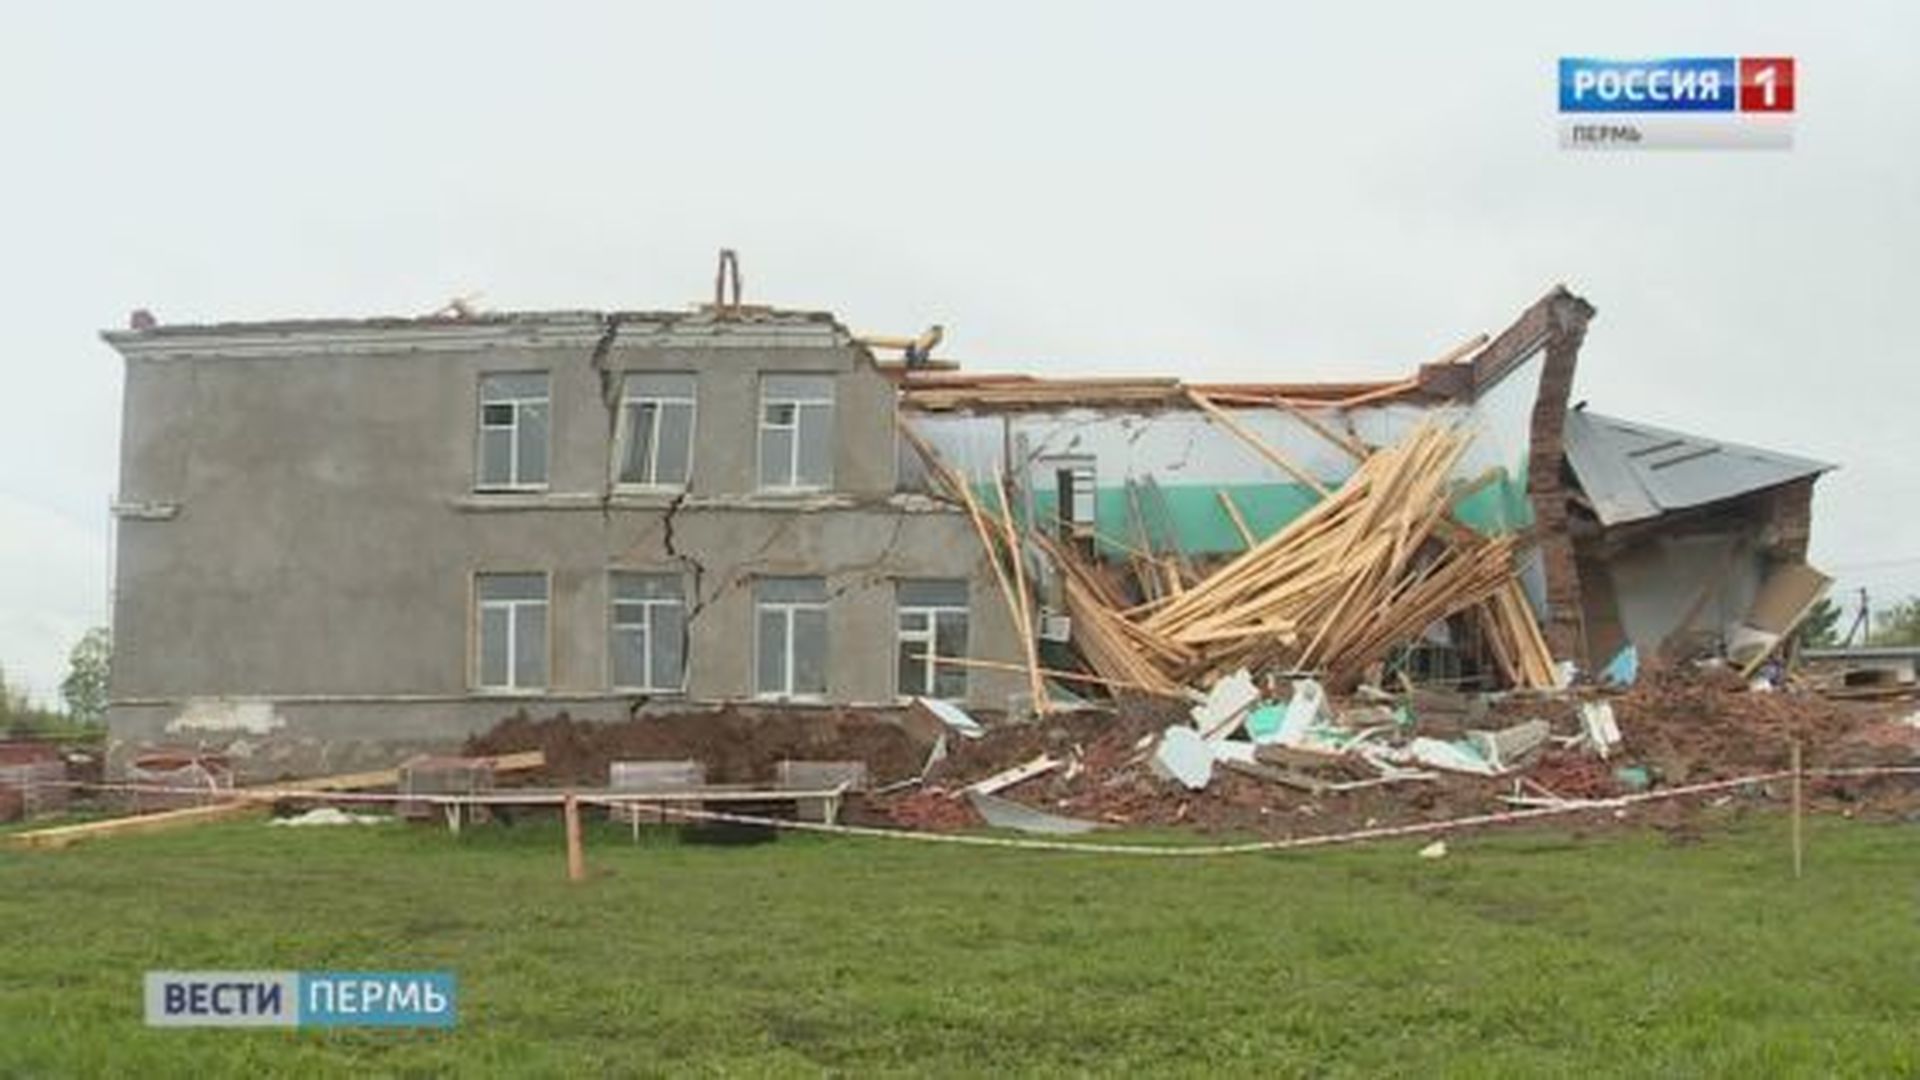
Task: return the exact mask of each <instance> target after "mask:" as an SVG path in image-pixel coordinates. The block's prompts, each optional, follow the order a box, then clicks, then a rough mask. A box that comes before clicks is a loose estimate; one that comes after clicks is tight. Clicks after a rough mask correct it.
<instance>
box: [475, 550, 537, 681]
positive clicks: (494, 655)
mask: <svg viewBox="0 0 1920 1080" xmlns="http://www.w3.org/2000/svg"><path fill="white" fill-rule="evenodd" d="M473 595H474V604H475V606H476V607H477V608H478V610H477V612H476V613H475V617H474V624H475V636H476V638H477V639H478V640H477V642H476V644H477V649H478V652H479V662H478V663H477V664H476V665H475V670H476V674H477V675H478V676H479V679H478V682H479V684H480V686H481V688H483V689H487V690H537V689H540V688H542V687H544V686H546V685H547V575H545V574H478V575H476V576H475V577H474V589H473Z"/></svg>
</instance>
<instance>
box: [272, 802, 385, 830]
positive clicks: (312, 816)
mask: <svg viewBox="0 0 1920 1080" xmlns="http://www.w3.org/2000/svg"><path fill="white" fill-rule="evenodd" d="M394 820H396V819H395V818H392V817H389V816H388V815H386V814H349V813H347V812H346V811H345V810H342V809H340V808H339V807H336V806H316V807H314V808H313V809H311V810H309V811H307V812H306V813H304V814H295V815H294V816H293V817H282V818H274V819H273V820H271V821H269V822H267V824H269V825H285V826H287V827H289V828H305V827H307V826H311V825H384V824H386V823H387V822H390V821H394Z"/></svg>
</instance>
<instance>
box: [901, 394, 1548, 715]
mask: <svg viewBox="0 0 1920 1080" xmlns="http://www.w3.org/2000/svg"><path fill="white" fill-rule="evenodd" d="M1190 397H1191V398H1192V399H1193V404H1195V405H1196V406H1197V407H1199V408H1201V409H1202V410H1203V411H1205V412H1207V413H1208V414H1209V415H1210V416H1213V417H1214V418H1215V419H1216V420H1218V419H1221V418H1222V417H1223V416H1224V414H1222V413H1221V411H1220V410H1218V409H1217V408H1215V407H1213V406H1212V405H1211V403H1210V402H1208V401H1207V400H1205V399H1204V398H1203V397H1201V396H1200V395H1190ZM1228 419H1230V418H1228ZM1228 429H1229V431H1230V432H1231V433H1233V434H1234V435H1235V436H1236V437H1238V438H1240V439H1242V440H1243V441H1246V442H1248V443H1249V444H1255V445H1254V449H1256V450H1259V451H1261V452H1262V454H1263V456H1266V457H1268V458H1269V459H1270V460H1274V462H1275V464H1276V465H1279V466H1281V467H1282V468H1283V469H1284V470H1285V471H1286V472H1288V473H1290V474H1292V475H1294V476H1296V477H1299V476H1301V475H1302V473H1301V471H1300V470H1299V469H1298V468H1296V467H1294V466H1293V465H1292V464H1291V463H1289V462H1285V461H1284V460H1282V459H1281V458H1280V455H1279V454H1278V452H1277V451H1275V450H1272V448H1270V447H1265V446H1264V445H1257V444H1258V437H1257V436H1255V435H1253V434H1252V433H1251V432H1249V431H1246V430H1244V429H1243V428H1242V427H1240V425H1237V424H1230V425H1229V426H1228ZM902 430H903V431H907V432H908V437H909V439H910V440H911V441H912V442H913V443H914V444H915V446H916V448H917V449H918V450H919V451H920V452H921V454H922V456H923V457H924V458H925V459H926V460H927V463H928V465H929V469H930V471H931V472H932V474H933V475H934V476H935V477H936V478H937V479H938V480H939V481H940V483H941V484H942V486H943V487H944V488H946V489H947V492H948V494H949V495H950V496H952V497H953V498H954V499H955V501H957V502H960V503H961V504H962V505H964V506H965V507H966V508H967V510H968V513H969V515H970V516H971V517H972V519H973V521H974V524H975V527H976V530H977V531H978V532H979V534H980V537H981V541H982V543H984V544H985V545H986V546H987V549H988V551H989V552H990V553H991V555H992V558H991V560H990V561H991V562H992V563H993V565H994V568H995V572H996V575H997V576H998V577H999V579H1000V584H1001V587H1002V592H1003V594H1004V595H1005V597H1006V599H1007V602H1008V605H1009V607H1010V608H1012V609H1015V614H1014V622H1015V625H1016V626H1018V627H1022V628H1027V627H1030V626H1031V620H1030V618H1028V617H1025V616H1023V615H1022V614H1021V612H1020V610H1019V609H1022V608H1025V607H1026V606H1027V605H1028V604H1029V603H1030V602H1031V593H1029V591H1028V584H1029V581H1030V575H1028V574H1026V573H1024V572H1023V568H1024V566H1025V562H1026V560H1025V553H1026V551H1027V550H1028V549H1029V548H1031V549H1035V550H1037V551H1038V552H1039V553H1041V554H1043V555H1045V556H1046V558H1047V559H1048V560H1049V561H1050V562H1051V563H1052V564H1053V567H1054V569H1055V571H1056V572H1057V576H1058V582H1059V592H1060V601H1061V602H1062V603H1063V604H1064V606H1065V608H1066V610H1067V613H1068V616H1069V617H1070V619H1071V622H1072V627H1073V641H1074V644H1075V645H1076V646H1077V647H1078V649H1079V651H1080V653H1081V655H1082V657H1083V658H1084V659H1085V661H1086V662H1087V665H1088V666H1089V667H1090V668H1092V670H1093V671H1094V672H1095V673H1096V674H1098V675H1099V676H1100V677H1101V678H1103V679H1105V680H1110V681H1111V682H1113V683H1115V684H1118V685H1125V686H1131V687H1136V688H1139V689H1142V690H1145V691H1147V692H1150V693H1158V694H1168V693H1174V692H1177V691H1178V690H1179V689H1180V688H1181V687H1182V686H1205V685H1209V684H1210V683H1212V682H1214V681H1215V680H1217V679H1218V678H1220V677H1221V676H1223V675H1225V674H1226V673H1228V672H1231V671H1234V670H1237V669H1239V668H1248V669H1250V670H1254V671H1276V670H1277V671H1313V672H1317V673H1319V674H1320V675H1321V676H1322V678H1323V679H1324V680H1325V681H1327V682H1328V683H1329V684H1330V685H1332V686H1335V687H1351V686H1353V685H1354V684H1356V683H1357V682H1359V681H1360V680H1361V679H1362V678H1363V677H1364V675H1365V672H1366V669H1367V668H1368V667H1369V666H1371V665H1373V664H1375V663H1377V662H1379V661H1381V660H1382V659H1384V658H1386V657H1387V656H1388V655H1389V654H1391V653H1392V651H1393V650H1394V649H1396V648H1398V647H1400V646H1403V645H1405V644H1407V643H1409V642H1413V641H1416V640H1418V639H1419V638H1420V636H1421V634H1422V633H1423V632H1424V631H1425V630H1426V629H1427V628H1428V627H1429V626H1431V625H1433V624H1434V623H1436V622H1440V621H1442V620H1445V619H1449V618H1452V617H1454V616H1463V617H1466V618H1469V619H1473V620H1477V622H1478V625H1479V626H1480V628H1481V630H1482V632H1483V636H1484V637H1485V638H1486V639H1487V641H1488V643H1489V648H1490V650H1491V651H1492V653H1493V654H1494V658H1495V662H1496V664H1497V665H1498V666H1499V668H1500V669H1501V672H1502V674H1503V675H1504V676H1505V677H1506V678H1507V679H1508V681H1510V682H1512V683H1513V684H1514V685H1516V686H1522V687H1536V688H1545V687H1551V686H1552V685H1554V671H1553V661H1552V657H1551V654H1550V653H1549V652H1548V651H1547V647H1546V644H1545V642H1544V641H1543V639H1542V638H1541V636H1540V631H1539V628H1538V627H1537V626H1536V625H1535V624H1534V621H1533V614H1532V610H1531V608H1530V607H1529V606H1528V604H1527V600H1526V597H1525V594H1524V593H1523V592H1522V590H1521V588H1520V585H1519V581H1518V579H1517V577H1516V569H1515V557H1514V556H1515V538H1514V537H1511V536H1486V535H1483V534H1481V533H1478V532H1475V531H1473V530H1471V529H1468V528H1466V527H1465V526H1462V525H1460V524H1459V523H1458V522H1456V521H1455V520H1454V519H1453V517H1452V508H1453V506H1454V504H1455V502H1456V501H1457V499H1458V498H1459V496H1460V494H1461V491H1462V486H1461V485H1460V484H1459V483H1458V482H1457V481H1455V480H1454V475H1455V470H1456V467H1457V466H1458V465H1459V463H1460V460H1461V458H1462V456H1463V455H1464V454H1465V452H1466V450H1467V447H1468V445H1469V443H1470V442H1471V441H1472V433H1471V432H1470V431H1469V430H1467V429H1466V428H1464V427H1462V426H1461V425H1460V424H1459V423H1457V422H1456V421H1454V420H1452V419H1449V418H1446V417H1438V416H1436V417H1430V418H1429V419H1427V420H1425V421H1423V422H1422V423H1421V424H1420V425H1419V426H1417V427H1415V428H1414V429H1413V430H1412V431H1411V432H1409V433H1408V434H1407V435H1406V436H1405V437H1404V438H1402V439H1401V440H1400V441H1399V442H1397V443H1395V444H1393V445H1391V446H1387V447H1383V448H1380V449H1378V450H1369V449H1366V448H1364V447H1358V446H1348V447H1347V449H1349V451H1350V452H1351V453H1352V454H1353V456H1354V457H1355V458H1356V460H1357V463H1358V464H1357V468H1356V469H1355V471H1354V472H1353V474H1352V475H1351V476H1350V477H1348V478H1347V480H1346V481H1345V482H1344V483H1342V484H1341V485H1340V486H1339V487H1338V488H1337V489H1331V490H1330V489H1328V488H1326V487H1325V486H1324V485H1322V484H1319V483H1315V484H1313V485H1312V486H1313V487H1314V488H1315V489H1316V490H1317V491H1319V492H1320V493H1321V494H1322V496H1323V497H1322V498H1321V500H1320V501H1319V502H1318V503H1316V504H1315V505H1314V506H1313V507H1312V508H1311V509H1309V510H1308V511H1307V512H1306V513H1304V514H1302V515H1300V516H1299V517H1298V518H1296V519H1294V521H1293V522H1291V523H1290V524H1288V525H1287V526H1286V527H1285V528H1283V529H1281V530H1280V531H1279V532H1277V533H1274V534H1273V535H1271V536H1269V537H1267V538H1266V539H1264V540H1257V541H1253V540H1252V537H1251V534H1250V533H1249V534H1248V539H1249V540H1250V541H1252V542H1250V544H1249V547H1248V549H1247V550H1246V551H1245V552H1244V553H1242V554H1240V555H1239V556H1237V557H1235V558H1233V559H1231V560H1230V561H1228V562H1226V563H1225V564H1224V565H1220V566H1218V567H1217V568H1215V569H1212V570H1211V572H1209V573H1204V574H1195V575H1193V576H1194V578H1195V580H1192V581H1191V582H1188V581H1186V580H1183V578H1181V577H1173V578H1171V579H1169V580H1167V581H1165V582H1159V583H1158V585H1159V586H1161V587H1154V586H1155V582H1153V581H1149V580H1146V579H1145V578H1144V576H1143V581H1142V590H1141V591H1142V593H1143V594H1144V595H1146V596H1147V597H1148V598H1149V599H1148V600H1147V601H1146V602H1144V603H1132V602H1131V601H1130V600H1129V599H1128V598H1127V597H1126V596H1124V595H1122V590H1121V589H1120V588H1117V587H1116V586H1115V585H1114V583H1113V582H1112V580H1111V578H1110V577H1109V576H1107V575H1106V574H1104V573H1102V572H1101V568H1100V567H1096V566H1093V565H1090V564H1089V562H1088V561H1087V557H1086V556H1084V555H1082V554H1081V553H1079V552H1078V551H1076V550H1075V549H1074V547H1073V546H1072V545H1071V544H1069V543H1067V542H1065V541H1057V540H1054V539H1052V538H1050V537H1048V536H1047V535H1046V534H1045V533H1044V532H1039V531H1032V532H1028V533H1026V534H1025V535H1024V536H1023V534H1022V532H1021V530H1020V529H1019V528H1018V527H1017V526H1016V524H1015V522H1014V521H1013V519H1012V516H1011V514H1010V513H1008V512H1007V506H1008V499H1007V495H1006V489H1005V486H1004V484H1003V483H1000V482H999V481H996V483H995V488H996V491H995V493H996V494H997V495H998V501H999V513H998V514H996V513H994V512H993V511H992V510H990V509H987V508H984V507H982V506H981V505H980V500H978V499H977V498H976V497H975V495H974V493H973V491H972V484H971V483H970V482H969V481H968V480H967V479H966V478H965V477H962V476H959V475H958V474H956V473H955V472H953V471H952V470H951V469H948V468H947V467H946V466H945V465H944V464H943V463H941V462H940V461H939V459H938V456H937V455H936V454H935V453H934V452H933V450H932V448H931V447H930V446H927V445H926V444H925V443H924V442H923V441H921V440H919V439H918V438H917V437H916V436H914V435H913V433H912V432H911V431H910V430H909V429H907V428H905V427H904V425H903V428H902ZM1329 437H1330V438H1331V437H1332V436H1331V435H1330V436H1329ZM1149 542H1150V541H1149ZM1028 669H1029V673H1030V676H1031V677H1032V678H1033V679H1034V681H1035V683H1036V684H1038V683H1039V680H1040V674H1039V668H1038V663H1037V660H1036V659H1035V658H1034V657H1033V655H1032V653H1031V651H1029V655H1028ZM1035 698H1036V701H1044V695H1043V694H1042V693H1040V692H1039V691H1038V690H1036V694H1035Z"/></svg>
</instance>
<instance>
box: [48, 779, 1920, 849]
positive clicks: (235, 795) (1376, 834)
mask: <svg viewBox="0 0 1920 1080" xmlns="http://www.w3.org/2000/svg"><path fill="white" fill-rule="evenodd" d="M1799 775H1800V776H1801V778H1802V779H1807V780H1818V779H1850V778H1863V777H1876V776H1912V775H1920V765H1913V766H1903V765H1879V766H1860V767H1845V768H1817V769H1805V770H1802V771H1801V773H1800V774H1799ZM1793 776H1794V773H1793V772H1792V771H1791V770H1785V769H1782V770H1777V771H1774V772H1764V773H1752V774H1750V775H1747V776H1739V777H1734V778H1732V779H1729V780H1712V781H1707V782H1704V783H1699V784H1687V785H1682V786H1680V787H1673V788H1661V789H1659V790H1656V791H1643V792H1637V793H1634V794H1629V795H1620V796H1616V797H1613V798H1609V799H1581V800H1568V801H1566V802H1564V803H1558V804H1554V805H1549V806H1536V807H1526V808H1523V809H1518V810H1502V811H1496V812H1492V813H1486V814H1471V815H1467V816H1465V817H1456V818H1446V819H1443V820H1439V821H1419V822H1409V823H1406V824H1401V825H1379V826H1371V827H1368V828H1364V829H1355V830H1352V831H1349V832H1340V833H1320V834H1316V835H1312V836H1295V837H1287V838H1284V839H1278V840H1254V841H1246V842H1243V843H1234V844H1114V843H1101V842H1098V841H1077V840H1072V841H1070V840H1036V839H1029V838H1024V837H1007V836H980V835H976V834H972V833H935V832H922V831H918V830H913V829H885V828H877V827H874V826H867V825H840V824H832V823H828V822H820V821H796V820H792V819H789V818H773V817H764V816H761V815H757V814H737V813H732V812H729V811H724V810H705V809H699V808H694V807H687V806H676V805H673V804H674V803H681V802H698V801H700V799H701V796H700V793H699V792H687V793H678V792H644V793H633V794H614V793H609V792H605V791H591V792H566V791H533V792H523V793H515V792H513V791H512V790H510V789H509V790H504V791H493V792H475V793H473V794H467V795H459V794H452V795H449V794H427V793H421V794H406V793H401V792H357V791H317V790H311V789H303V788H239V789H232V790H229V791H226V792H223V793H222V794H223V795H225V796H226V797H228V798H229V799H234V800H247V801H258V802H279V801H289V802H291V801H309V802H337V803H363V804H364V803H394V804H398V803H416V804H419V803H424V804H428V805H435V806H449V805H451V806H475V805H493V806H499V805H509V806H559V805H563V804H565V803H566V802H567V801H568V800H572V801H574V802H575V803H576V804H578V805H582V806H604V807H631V806H639V805H650V806H653V807H654V808H655V809H656V810H657V811H658V812H659V813H661V814H662V815H665V816H669V817H676V818H684V819H686V820H690V821H711V822H723V823H728V824H736V825H752V826H760V827H765V828H773V829H785V830H789V831H794V832H810V833H821V834H826V835H831V836H852V837H865V838H870V839H876V840H907V841H914V842H919V843H932V844H955V845H959V846H963V847H989V848H1007V849H1014V850H1022V851H1063V852H1076V853H1079V854H1091V855H1136V856H1147V857H1160V858H1198V857H1209V856H1222V855H1252V854H1259V853H1262V852H1275V851H1298V850H1303V849H1309V848H1318V847H1331V846H1334V845H1338V844H1355V843H1364V842H1366V841H1369V840H1387V839H1393V838H1396V837H1408V836H1429V835H1433V834H1435V833H1446V832H1454V831H1458V830H1461V829H1473V828H1479V827H1482V826H1489V825H1506V824H1512V823H1515V822H1523V821H1533V820H1539V819H1542V818H1551V817H1559V816H1563V815H1566V814H1579V813H1592V812H1594V811H1603V810H1618V809H1624V808H1627V807H1631V806H1638V805H1643V804H1646V803H1653V802H1661V801H1664V800H1668V799H1681V798H1688V797H1691V796H1696V795H1707V794H1712V793H1714V792H1719V791H1729V790H1732V789H1735V788H1741V787H1751V786H1753V785H1757V784H1766V783H1772V782H1774V781H1778V780H1790V779H1792V778H1793ZM45 784H46V785H47V786H53V785H56V784H57V785H60V786H65V787H73V788H86V789H89V790H95V791H116V792H136V793H144V794H153V795H186V796H195V797H199V798H202V799H204V798H205V797H206V796H207V794H208V792H207V789H206V788H204V787H170V786H165V785H155V784H132V783H98V782H87V781H46V782H45ZM799 794H802V795H807V794H811V793H804V792H803V793H799ZM768 795H769V798H770V799H771V798H777V797H779V795H778V794H777V793H772V792H769V793H768Z"/></svg>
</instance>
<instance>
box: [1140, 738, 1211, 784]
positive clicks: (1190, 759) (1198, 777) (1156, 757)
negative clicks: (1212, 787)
mask: <svg viewBox="0 0 1920 1080" xmlns="http://www.w3.org/2000/svg"><path fill="white" fill-rule="evenodd" d="M1153 771H1154V773H1155V774H1156V775H1158V776H1160V777H1162V778H1164V779H1167V780H1173V781H1176V782H1178V783H1180V784H1184V785H1185V786H1186V787H1187V788H1189V789H1190V790H1193V791H1199V790H1200V789H1201V788H1204V787H1206V786H1207V784H1208V783H1209V782H1210V781H1212V779H1213V748H1212V747H1210V746H1208V745H1207V741H1206V740H1205V739H1202V738H1201V737H1200V733H1199V732H1197V731H1195V730H1194V729H1192V728H1190V727H1183V726H1179V725H1175V726H1174V727H1170V728H1168V729H1167V730H1166V731H1164V732H1162V733H1161V735H1160V745H1159V746H1156V747H1154V750H1153Z"/></svg>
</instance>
